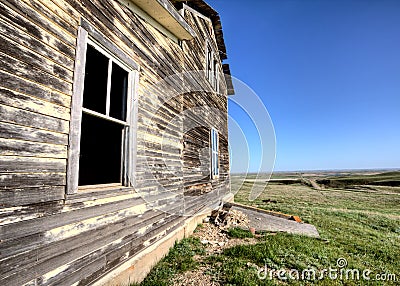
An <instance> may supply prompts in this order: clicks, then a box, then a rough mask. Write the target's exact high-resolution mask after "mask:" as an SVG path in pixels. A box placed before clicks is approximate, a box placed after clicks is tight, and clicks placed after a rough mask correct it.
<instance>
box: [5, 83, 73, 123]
mask: <svg viewBox="0 0 400 286" xmlns="http://www.w3.org/2000/svg"><path fill="white" fill-rule="evenodd" d="M0 104H3V105H7V106H10V107H14V108H20V109H24V110H27V111H31V112H34V113H38V114H43V115H47V116H51V117H54V118H59V119H63V120H69V118H70V110H69V108H66V107H63V106H59V105H55V104H53V103H50V102H46V101H44V100H42V99H38V98H35V97H31V96H28V95H25V94H22V93H19V92H16V91H12V90H9V89H5V88H2V87H0Z"/></svg>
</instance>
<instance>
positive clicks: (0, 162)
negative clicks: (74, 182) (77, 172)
mask: <svg viewBox="0 0 400 286" xmlns="http://www.w3.org/2000/svg"><path fill="white" fill-rule="evenodd" d="M65 170H66V160H65V159H54V158H37V157H16V156H0V173H33V172H43V173H63V172H65ZM0 201H1V200H0Z"/></svg>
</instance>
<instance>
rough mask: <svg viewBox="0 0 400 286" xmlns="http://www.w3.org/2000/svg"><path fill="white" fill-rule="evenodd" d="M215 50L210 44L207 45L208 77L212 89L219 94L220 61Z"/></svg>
mask: <svg viewBox="0 0 400 286" xmlns="http://www.w3.org/2000/svg"><path fill="white" fill-rule="evenodd" d="M215 55H216V53H215V52H214V50H213V48H212V47H211V45H210V43H209V42H208V41H207V43H206V77H207V79H208V81H209V82H210V84H211V86H212V88H213V89H214V90H215V91H216V92H217V93H218V92H219V79H218V70H219V65H218V60H217V57H216V56H215Z"/></svg>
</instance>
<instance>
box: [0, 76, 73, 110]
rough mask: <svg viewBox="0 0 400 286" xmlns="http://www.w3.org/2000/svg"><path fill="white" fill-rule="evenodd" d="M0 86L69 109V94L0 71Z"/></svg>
mask: <svg viewBox="0 0 400 286" xmlns="http://www.w3.org/2000/svg"><path fill="white" fill-rule="evenodd" d="M0 86H1V87H3V88H5V89H8V90H14V91H17V92H21V93H24V94H29V95H34V96H35V97H37V98H41V99H43V100H45V101H48V102H51V103H54V104H57V105H61V106H64V107H68V108H69V107H70V103H71V93H72V91H70V92H69V93H68V95H66V94H63V93H61V92H58V91H55V90H52V89H50V88H48V87H47V86H43V85H40V84H38V83H36V82H34V81H31V80H29V79H25V78H22V77H18V76H16V75H14V74H10V73H9V72H5V71H2V70H1V69H0Z"/></svg>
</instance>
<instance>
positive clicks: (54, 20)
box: [0, 0, 229, 285]
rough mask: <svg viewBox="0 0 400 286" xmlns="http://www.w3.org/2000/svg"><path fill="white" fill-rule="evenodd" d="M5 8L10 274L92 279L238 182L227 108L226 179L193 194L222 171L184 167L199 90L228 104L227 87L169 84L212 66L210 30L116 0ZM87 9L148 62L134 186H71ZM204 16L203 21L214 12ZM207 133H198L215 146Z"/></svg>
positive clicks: (0, 250)
mask: <svg viewBox="0 0 400 286" xmlns="http://www.w3.org/2000/svg"><path fill="white" fill-rule="evenodd" d="M0 10H1V12H0V53H1V57H0V284H1V285H23V284H25V283H26V284H27V285H72V284H74V283H76V285H87V284H90V283H91V282H93V281H95V280H96V279H98V278H99V277H101V276H102V275H104V274H105V273H107V272H108V271H110V270H111V269H113V268H114V267H116V266H117V265H119V264H121V263H123V262H125V261H127V260H129V259H130V258H131V257H133V256H135V255H137V254H138V253H139V252H140V251H141V250H143V249H145V248H146V247H148V246H149V245H151V244H153V243H154V242H155V241H158V240H160V239H162V238H163V237H165V236H167V235H168V234H169V233H171V232H173V231H174V230H176V229H178V228H179V227H180V226H182V224H183V221H184V219H183V217H182V216H180V214H182V213H186V214H193V213H195V212H198V211H199V210H201V209H202V208H203V207H205V206H207V205H208V206H209V205H213V204H215V202H218V199H219V198H221V197H222V195H223V194H225V193H227V191H228V189H227V181H226V178H227V176H228V169H229V168H228V167H229V166H228V156H227V128H226V118H222V117H221V118H214V120H211V118H210V121H213V122H217V123H218V124H217V125H218V126H220V127H218V130H219V131H220V133H221V135H220V139H221V142H220V148H221V151H220V153H221V158H220V162H221V176H220V179H219V180H216V181H212V182H211V186H212V187H209V186H208V187H207V188H208V189H207V192H206V193H202V194H201V195H199V194H198V193H197V194H196V195H195V196H190V195H188V194H189V193H190V192H189V193H186V195H185V191H187V190H189V189H190V187H191V186H192V185H202V184H204V183H205V184H206V185H207V184H208V185H210V183H207V182H205V181H204V180H205V179H204V178H203V177H200V176H199V177H196V176H193V177H191V178H190V179H189V180H184V179H183V178H184V175H185V172H187V171H188V168H189V166H190V160H186V159H184V158H188V157H189V156H187V154H188V153H189V151H188V149H187V148H186V149H185V147H184V142H187V141H189V140H190V137H191V136H190V134H189V135H186V137H184V134H183V130H184V125H185V116H183V115H182V112H183V111H184V110H186V109H188V108H190V106H191V105H192V104H193V102H194V104H200V103H201V104H211V105H213V106H216V107H217V108H219V109H220V110H222V111H223V112H226V91H224V90H223V89H222V95H219V96H217V95H212V94H204V93H199V94H197V93H188V94H180V93H176V95H175V96H169V95H167V94H170V92H169V91H171V87H169V86H168V85H165V84H162V85H160V84H159V82H160V81H161V80H162V79H164V78H165V77H168V76H171V75H174V74H179V73H182V72H184V71H185V70H191V69H199V68H201V69H202V68H203V67H202V64H201V61H202V60H201V57H202V56H203V55H204V51H202V50H201V49H202V47H203V45H202V42H201V40H198V39H194V40H191V41H190V42H183V44H182V45H179V44H178V43H176V42H174V41H173V40H171V39H169V38H168V37H166V36H164V35H163V34H162V33H160V32H159V31H158V30H157V29H155V28H153V27H152V26H151V25H150V24H148V23H147V22H146V21H145V20H144V19H142V18H140V17H138V16H137V15H135V14H134V13H133V12H131V11H130V10H129V9H128V8H126V7H125V6H124V5H122V4H120V3H119V2H118V1H112V0H81V1H75V0H63V1H61V0H0ZM185 17H187V19H188V21H189V23H190V24H191V25H193V23H191V22H190V20H191V16H190V15H186V16H185ZM82 18H84V19H85V20H86V21H87V22H88V23H90V24H91V25H92V26H93V27H94V28H95V29H97V30H98V31H100V32H101V33H102V34H103V35H104V37H106V38H107V39H108V40H109V41H111V42H112V43H113V44H114V45H115V46H116V47H118V48H119V49H120V50H121V51H123V52H124V53H125V54H126V55H127V56H128V57H130V58H131V59H132V60H133V61H135V62H136V63H137V64H138V65H139V66H140V75H139V88H138V95H139V97H138V112H137V116H138V117H137V134H136V135H137V155H136V181H135V187H134V188H122V187H121V188H113V189H110V188H108V189H106V188H105V189H96V190H91V191H81V192H78V193H76V194H71V195H66V176H67V173H66V172H67V171H66V170H67V164H68V162H67V157H68V148H69V147H68V136H69V134H70V130H69V127H70V114H71V110H70V108H71V97H72V94H73V88H74V87H73V80H74V76H76V75H74V66H75V56H76V45H77V31H78V27H79V25H80V23H81V19H82ZM196 25H197V26H196V29H198V31H199V27H198V26H199V25H200V26H201V25H202V24H201V23H197V24H196ZM202 29H203V28H202ZM202 33H203V32H202ZM199 35H200V36H201V37H202V35H203V34H201V33H199ZM193 48H196V49H197V52H193ZM178 82H179V81H178ZM175 83H176V82H175ZM210 123H211V122H210ZM207 128H208V127H207ZM206 133H207V132H206V131H204V130H203V131H202V134H201V136H200V137H199V138H197V139H195V140H194V142H195V144H200V143H201V142H203V143H204V146H207V142H208V139H207V138H206V137H207V136H208V135H206ZM184 138H186V139H184ZM99 155H100V156H101V154H99ZM204 160H206V159H204ZM206 169H207V167H206V166H203V169H202V170H201V171H202V172H204V173H205V172H206V171H207V170H206ZM192 171H193V170H192ZM192 173H193V172H192ZM200 181H201V182H200ZM199 182H200V183H199ZM202 187H205V185H202Z"/></svg>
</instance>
